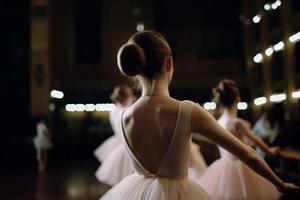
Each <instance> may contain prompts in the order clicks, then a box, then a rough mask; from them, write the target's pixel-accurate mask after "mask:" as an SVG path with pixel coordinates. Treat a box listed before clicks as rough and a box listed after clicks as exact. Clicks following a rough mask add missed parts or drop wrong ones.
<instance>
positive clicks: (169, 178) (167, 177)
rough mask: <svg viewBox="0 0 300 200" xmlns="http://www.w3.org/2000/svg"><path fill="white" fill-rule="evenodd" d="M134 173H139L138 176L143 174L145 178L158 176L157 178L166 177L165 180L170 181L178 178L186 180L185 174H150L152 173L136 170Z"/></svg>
mask: <svg viewBox="0 0 300 200" xmlns="http://www.w3.org/2000/svg"><path fill="white" fill-rule="evenodd" d="M135 174H137V175H140V176H144V177H145V178H153V179H155V178H159V179H167V180H171V181H179V180H186V179H188V177H187V176H186V175H180V176H172V177H170V176H164V175H161V174H152V173H145V174H144V173H141V172H138V171H136V172H135Z"/></svg>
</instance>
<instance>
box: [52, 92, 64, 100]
mask: <svg viewBox="0 0 300 200" xmlns="http://www.w3.org/2000/svg"><path fill="white" fill-rule="evenodd" d="M50 95H51V97H53V98H56V99H62V98H63V97H64V93H63V92H62V91H58V90H52V91H51V93H50Z"/></svg>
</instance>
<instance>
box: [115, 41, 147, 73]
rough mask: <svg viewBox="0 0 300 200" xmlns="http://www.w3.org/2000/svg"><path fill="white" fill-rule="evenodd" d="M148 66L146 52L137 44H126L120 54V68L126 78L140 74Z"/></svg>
mask: <svg viewBox="0 0 300 200" xmlns="http://www.w3.org/2000/svg"><path fill="white" fill-rule="evenodd" d="M145 65H146V56H145V53H144V50H143V49H142V48H141V47H140V46H139V45H138V44H135V43H127V44H124V45H123V46H122V47H121V48H120V49H119V52H118V66H119V69H120V70H121V72H122V73H123V74H124V75H126V76H136V75H138V74H140V73H141V72H142V71H143V70H144V68H145Z"/></svg>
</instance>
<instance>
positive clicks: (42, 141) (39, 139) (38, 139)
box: [32, 136, 53, 149]
mask: <svg viewBox="0 0 300 200" xmlns="http://www.w3.org/2000/svg"><path fill="white" fill-rule="evenodd" d="M32 141H33V144H34V147H35V148H36V149H50V148H52V147H53V143H52V142H51V140H50V139H49V138H48V137H46V136H35V137H34V138H33V140H32Z"/></svg>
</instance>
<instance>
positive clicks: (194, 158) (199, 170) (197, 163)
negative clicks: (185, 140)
mask: <svg viewBox="0 0 300 200" xmlns="http://www.w3.org/2000/svg"><path fill="white" fill-rule="evenodd" d="M206 169H207V165H206V162H205V160H204V158H203V156H202V153H201V152H200V147H199V145H197V144H195V143H192V144H191V154H190V162H189V169H188V176H189V179H191V180H193V181H197V180H199V179H200V178H201V176H202V175H203V173H204V172H205V170H206Z"/></svg>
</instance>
